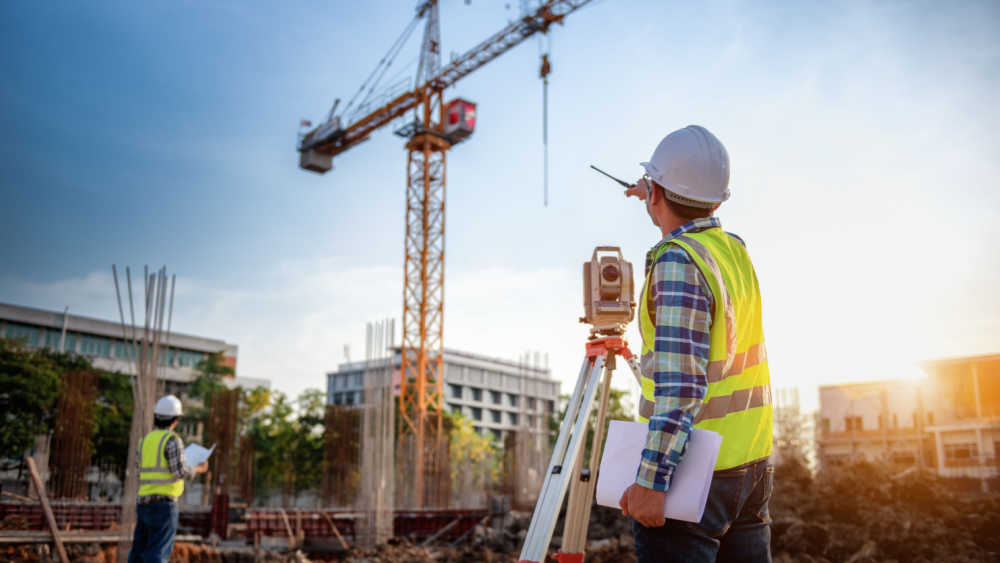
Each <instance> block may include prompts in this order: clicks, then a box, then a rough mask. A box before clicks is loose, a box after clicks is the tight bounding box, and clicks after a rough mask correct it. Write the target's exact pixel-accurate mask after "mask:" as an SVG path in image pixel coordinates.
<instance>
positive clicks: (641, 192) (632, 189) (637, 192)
mask: <svg viewBox="0 0 1000 563" xmlns="http://www.w3.org/2000/svg"><path fill="white" fill-rule="evenodd" d="M648 194H649V187H648V186H646V179H645V178H640V179H639V180H638V181H637V182H636V183H634V184H632V185H631V186H629V188H628V189H627V190H625V197H629V196H633V195H634V196H635V197H637V198H639V199H640V200H645V199H646V196H647V195H648Z"/></svg>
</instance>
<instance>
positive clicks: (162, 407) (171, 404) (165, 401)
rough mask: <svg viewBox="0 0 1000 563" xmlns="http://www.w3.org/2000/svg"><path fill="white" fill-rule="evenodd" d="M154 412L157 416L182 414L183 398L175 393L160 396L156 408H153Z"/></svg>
mask: <svg viewBox="0 0 1000 563" xmlns="http://www.w3.org/2000/svg"><path fill="white" fill-rule="evenodd" d="M153 414H155V415H157V416H180V415H181V400H180V399H178V398H177V397H174V396H173V395H166V396H164V397H160V400H159V401H156V408H155V409H153Z"/></svg>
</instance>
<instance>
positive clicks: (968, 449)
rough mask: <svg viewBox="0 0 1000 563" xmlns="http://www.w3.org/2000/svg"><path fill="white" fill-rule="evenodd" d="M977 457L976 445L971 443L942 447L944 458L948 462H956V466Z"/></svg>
mask: <svg viewBox="0 0 1000 563" xmlns="http://www.w3.org/2000/svg"><path fill="white" fill-rule="evenodd" d="M978 457H979V454H978V452H977V451H976V445H975V444H972V443H967V444H945V445H944V458H945V460H948V461H953V462H957V464H962V463H963V462H967V461H969V460H973V459H976V458H978Z"/></svg>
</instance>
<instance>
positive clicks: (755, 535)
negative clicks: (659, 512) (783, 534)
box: [632, 460, 774, 563]
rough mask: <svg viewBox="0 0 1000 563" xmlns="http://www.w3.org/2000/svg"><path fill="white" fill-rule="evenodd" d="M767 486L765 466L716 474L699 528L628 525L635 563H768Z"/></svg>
mask: <svg viewBox="0 0 1000 563" xmlns="http://www.w3.org/2000/svg"><path fill="white" fill-rule="evenodd" d="M773 486H774V466H772V465H770V464H769V463H768V462H767V461H766V460H765V461H759V462H757V463H755V464H753V465H748V466H746V467H742V468H740V469H728V470H725V471H717V472H716V473H715V475H714V476H713V477H712V487H711V489H710V490H709V493H708V502H707V503H706V505H705V514H704V515H703V516H702V518H701V522H699V523H697V524H694V523H691V522H682V521H680V520H671V519H667V523H666V524H664V525H663V526H660V527H658V528H647V527H645V526H643V525H642V524H640V523H638V522H636V521H635V520H633V521H632V535H633V536H634V537H635V554H636V557H637V559H638V563H654V562H655V563H675V562H676V563H696V562H711V561H718V562H720V563H736V562H739V563H770V562H771V527H770V522H771V515H770V513H769V512H768V509H767V505H768V501H770V500H771V490H772V488H773ZM667 494H668V495H669V494H670V493H669V492H668V493H667Z"/></svg>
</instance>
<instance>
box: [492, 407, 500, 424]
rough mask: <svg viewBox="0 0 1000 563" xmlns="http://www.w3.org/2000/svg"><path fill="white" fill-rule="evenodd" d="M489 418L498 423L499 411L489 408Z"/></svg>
mask: <svg viewBox="0 0 1000 563" xmlns="http://www.w3.org/2000/svg"><path fill="white" fill-rule="evenodd" d="M490 419H492V420H493V422H495V423H497V424H500V411H495V410H493V409H490Z"/></svg>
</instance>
